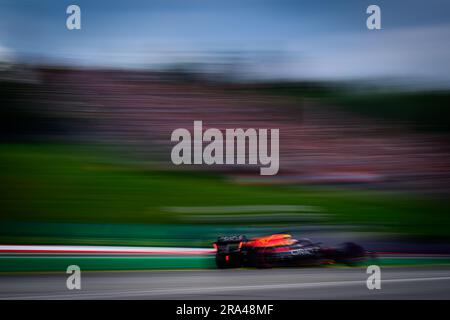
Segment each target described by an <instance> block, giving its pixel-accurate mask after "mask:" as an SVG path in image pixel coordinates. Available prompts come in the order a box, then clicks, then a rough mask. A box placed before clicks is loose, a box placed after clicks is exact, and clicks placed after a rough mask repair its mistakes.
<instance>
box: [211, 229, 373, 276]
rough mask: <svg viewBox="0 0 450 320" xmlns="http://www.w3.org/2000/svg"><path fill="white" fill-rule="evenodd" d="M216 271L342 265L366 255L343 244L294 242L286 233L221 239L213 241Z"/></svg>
mask: <svg viewBox="0 0 450 320" xmlns="http://www.w3.org/2000/svg"><path fill="white" fill-rule="evenodd" d="M213 245H214V248H215V249H216V265H217V267H218V268H219V269H224V268H239V267H256V268H271V267H287V266H306V265H323V264H333V263H343V264H346V265H355V264H357V263H358V262H360V261H362V260H364V259H365V258H366V257H367V255H368V252H366V250H364V249H363V248H362V247H361V246H359V245H357V244H355V243H352V242H346V243H343V244H342V245H340V246H337V247H324V246H322V245H321V243H314V242H312V241H310V240H309V239H295V238H293V237H292V236H291V235H289V234H273V235H270V236H265V237H258V238H253V239H247V237H245V236H244V235H237V236H221V237H218V239H217V241H216V242H214V244H213Z"/></svg>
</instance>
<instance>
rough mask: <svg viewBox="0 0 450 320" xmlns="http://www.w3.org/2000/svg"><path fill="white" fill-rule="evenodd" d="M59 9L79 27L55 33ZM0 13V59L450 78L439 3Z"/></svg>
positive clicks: (325, 1)
mask: <svg viewBox="0 0 450 320" xmlns="http://www.w3.org/2000/svg"><path fill="white" fill-rule="evenodd" d="M69 4H77V5H79V6H80V7H81V12H82V29H81V30H77V31H69V30H67V29H66V27H65V21H66V17H67V15H66V12H65V9H66V7H67V6H68V5H69ZM370 4H377V5H379V6H380V7H381V10H382V12H381V13H382V30H379V31H369V30H367V28H366V23H365V21H366V18H367V14H366V12H365V11H366V8H367V6H368V5H370ZM0 8H1V9H0V58H1V57H2V55H3V57H10V58H11V57H14V58H15V59H20V58H22V59H23V58H29V57H39V58H46V59H52V60H55V61H64V62H65V63H74V64H82V65H100V66H104V65H106V66H122V67H123V66H125V67H127V66H132V67H141V66H152V65H158V64H161V63H171V62H185V61H202V59H205V58H204V53H205V52H212V51H213V52H241V53H242V52H244V53H247V56H248V57H250V58H249V59H250V60H252V59H253V60H254V61H253V62H252V63H253V68H254V70H253V71H255V73H259V75H260V76H266V77H292V78H302V77H306V78H333V79H334V78H338V79H347V78H359V77H369V78H370V77H383V76H397V77H413V76H414V77H416V78H420V77H422V78H427V79H428V78H429V79H434V80H436V81H441V82H442V81H447V80H449V81H450V76H449V75H450V62H449V61H448V60H450V59H448V57H449V56H450V43H449V39H450V18H449V15H450V1H446V0H429V1H417V0H409V1H407V0H387V1H384V0H383V1H380V0H377V1H375V0H371V1H366V0H348V1H336V0H316V1H302V0H297V1H292V0H240V1H235V0H229V1H215V0H158V1H156V0H146V1H143V0H136V1H133V0H128V1H105V0H100V1H85V0H73V1H64V0H63V1H61V0H54V1H50V0H41V1H38V0H35V1H33V0H16V1H5V0H0ZM267 52H269V54H268V53H267ZM244 56H246V55H245V54H244ZM255 57H257V58H255ZM261 57H262V58H261Z"/></svg>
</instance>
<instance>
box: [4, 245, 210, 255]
mask: <svg viewBox="0 0 450 320" xmlns="http://www.w3.org/2000/svg"><path fill="white" fill-rule="evenodd" d="M0 253H74V254H75V253H95V254H177V255H178V254H183V255H199V254H212V253H215V249H213V248H211V249H208V248H173V247H118V246H60V245H52V246H50V245H42V246H41V245H0Z"/></svg>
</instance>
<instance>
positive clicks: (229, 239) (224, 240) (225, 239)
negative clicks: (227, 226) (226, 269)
mask: <svg viewBox="0 0 450 320" xmlns="http://www.w3.org/2000/svg"><path fill="white" fill-rule="evenodd" d="M244 241H247V237H246V236H244V235H242V234H240V235H233V236H219V237H217V241H216V243H217V244H229V243H239V242H244Z"/></svg>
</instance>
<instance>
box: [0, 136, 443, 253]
mask: <svg viewBox="0 0 450 320" xmlns="http://www.w3.org/2000/svg"><path fill="white" fill-rule="evenodd" d="M0 170H1V177H2V183H1V184H0V194H1V197H0V208H1V210H0V224H1V223H6V222H10V221H14V222H27V223H33V222H36V223H40V222H48V223H83V224H88V223H96V224H105V225H106V224H116V225H117V224H118V225H120V224H156V223H164V224H184V223H186V220H185V219H182V218H183V217H182V216H181V214H175V213H168V212H165V211H164V210H163V209H162V208H164V207H168V206H223V205H311V206H317V207H320V208H321V209H322V210H323V212H324V213H326V214H328V216H329V218H328V220H327V221H326V223H328V224H333V223H346V224H358V225H366V226H367V229H368V230H375V231H386V232H395V233H401V234H406V235H413V236H428V237H430V236H433V237H446V238H448V237H449V236H450V215H448V212H450V201H449V200H448V199H434V198H431V197H426V196H421V195H411V194H398V193H396V194H390V193H385V192H376V191H362V190H345V189H333V188H320V187H283V186H243V185H235V184H232V183H230V182H228V181H227V180H224V179H223V178H221V177H218V176H214V175H207V174H197V173H183V172H176V173H175V172H166V171H155V170H152V169H148V167H141V166H138V165H132V164H128V163H126V162H122V161H118V160H117V157H115V156H111V155H104V154H103V155H99V154H98V150H96V149H95V147H92V146H91V147H89V146H79V145H51V144H29V145H22V144H3V145H0ZM24 225H26V224H24ZM17 228H21V227H17ZM27 228H29V226H28V227H27ZM22 231H23V232H22ZM162 232H163V231H162ZM14 234H15V235H13V236H7V235H6V234H5V233H2V234H0V241H3V242H4V241H5V239H7V240H8V242H9V243H11V242H14V241H15V240H21V243H23V241H24V239H25V238H26V237H27V236H30V232H29V231H27V230H26V229H25V227H24V229H23V230H19V229H17V230H14ZM177 236H181V239H182V238H183V237H182V235H177ZM14 237H15V238H14ZM30 237H31V236H30ZM40 237H43V235H40ZM114 238H115V234H110V239H112V240H114ZM30 240H32V243H45V242H46V241H40V240H39V238H30ZM81 240H82V239H81ZM186 240H189V239H186ZM80 243H84V244H86V243H89V239H87V241H80ZM91 244H96V242H95V240H94V241H92V242H91ZM122 244H126V243H122ZM149 244H150V243H149ZM157 245H162V244H161V243H158V244H157Z"/></svg>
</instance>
